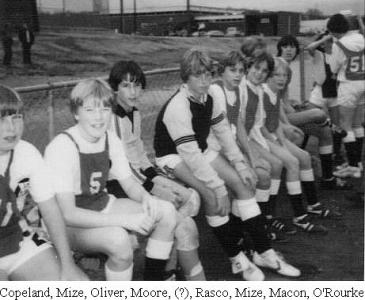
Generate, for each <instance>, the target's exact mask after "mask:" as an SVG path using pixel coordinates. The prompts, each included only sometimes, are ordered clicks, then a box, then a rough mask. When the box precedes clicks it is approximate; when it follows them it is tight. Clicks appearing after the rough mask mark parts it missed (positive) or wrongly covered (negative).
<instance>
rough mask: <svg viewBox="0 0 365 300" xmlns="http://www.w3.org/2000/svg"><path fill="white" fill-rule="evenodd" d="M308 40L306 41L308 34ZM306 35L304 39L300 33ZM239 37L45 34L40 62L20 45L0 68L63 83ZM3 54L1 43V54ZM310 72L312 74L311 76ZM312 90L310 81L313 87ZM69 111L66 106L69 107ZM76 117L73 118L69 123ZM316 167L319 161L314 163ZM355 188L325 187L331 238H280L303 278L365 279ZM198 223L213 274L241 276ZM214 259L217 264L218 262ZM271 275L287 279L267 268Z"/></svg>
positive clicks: (283, 206)
mask: <svg viewBox="0 0 365 300" xmlns="http://www.w3.org/2000/svg"><path fill="white" fill-rule="evenodd" d="M267 40H268V42H269V48H270V49H271V50H272V52H273V53H275V51H274V49H275V47H274V44H275V41H277V38H268V39H267ZM306 40H307V39H306ZM301 41H303V39H301ZM240 42H241V38H238V39H235V38H218V39H213V38H158V37H140V36H127V35H120V34H115V33H112V32H98V33H96V34H92V33H90V32H87V33H75V32H71V31H70V32H42V33H41V34H40V35H39V36H37V38H36V43H35V46H34V47H33V49H32V50H33V51H32V52H33V62H34V66H32V67H24V66H23V65H22V64H21V52H20V50H19V49H20V47H19V45H18V44H17V43H16V44H15V45H14V52H15V53H14V60H13V67H12V68H11V69H5V68H4V67H3V66H2V65H1V66H0V83H3V84H8V85H10V86H13V87H19V86H29V85H35V84H40V83H46V82H58V81H62V80H70V79H76V78H85V77H91V76H101V75H106V74H107V72H108V71H109V69H110V67H111V65H112V64H113V63H115V62H116V61H118V60H120V59H134V60H136V61H138V62H139V63H141V65H142V66H143V67H144V69H145V70H149V69H155V68H166V67H173V66H177V62H178V58H179V57H181V54H182V53H183V52H184V51H185V50H186V49H188V48H190V47H192V46H197V45H199V46H201V47H203V48H206V49H208V50H209V51H210V52H211V53H212V55H213V56H215V55H217V54H219V53H220V52H224V51H227V50H231V49H237V48H238V47H239V44H240ZM1 55H2V52H1V49H0V56H1ZM309 73H310V72H307V73H306V75H307V76H309ZM307 88H308V86H307ZM29 109H30V110H31V111H29V113H28V114H29V115H33V117H34V119H35V120H36V121H35V122H33V123H32V125H31V126H27V129H26V130H27V136H32V135H33V134H34V132H36V131H37V130H38V131H39V127H44V126H46V121H44V113H45V109H44V107H37V108H32V107H29ZM63 109H65V108H63ZM69 121H70V120H68V122H69ZM316 143H317V141H316V140H311V141H310V150H311V151H312V152H315V151H314V150H313V149H315V145H316ZM316 167H317V166H316ZM354 183H355V185H356V189H358V190H362V191H363V178H362V179H361V180H357V181H356V182H354ZM348 194H349V193H343V192H329V191H322V190H320V198H321V200H322V201H323V202H324V203H325V204H327V205H328V206H330V207H334V208H338V209H339V210H340V211H341V212H342V213H343V217H342V219H341V220H325V221H323V224H324V225H326V226H327V227H328V228H329V229H330V230H329V234H328V235H326V236H312V235H309V234H306V233H302V232H299V233H297V234H296V235H294V236H292V237H291V238H290V240H289V241H288V242H287V243H280V244H279V243H274V247H275V248H276V249H278V250H280V251H281V252H282V253H283V254H284V256H285V257H286V258H287V260H288V261H290V262H292V263H293V264H294V265H296V266H298V267H299V268H301V270H302V273H303V275H302V276H301V277H300V278H299V279H298V280H350V281H352V280H363V279H364V207H363V202H362V203H361V202H360V203H358V202H352V201H349V200H348V199H347V198H346V196H348ZM287 201H288V200H287V199H286V198H285V197H282V199H280V202H279V209H280V211H281V212H284V215H285V216H289V215H290V210H289V207H288V203H287ZM196 221H197V223H198V226H199V230H200V244H201V246H200V255H201V260H202V263H203V266H204V268H205V272H206V275H207V279H208V280H240V277H239V276H235V275H232V273H231V271H230V264H229V262H228V260H227V258H226V257H225V255H224V253H223V251H222V249H221V247H220V246H219V245H218V243H217V241H216V239H215V238H214V237H213V235H212V232H211V231H210V229H209V228H208V226H207V224H206V222H205V218H204V216H203V215H202V214H200V215H199V216H198V217H197V218H196ZM142 257H143V251H142V250H137V251H136V259H135V266H136V271H135V279H136V280H141V278H142V275H141V274H142V273H141V272H142V267H143V258H142ZM212 262H214V263H212ZM88 273H89V275H90V276H91V278H92V279H93V280H103V279H104V275H103V271H102V269H101V268H100V269H97V270H89V271H88ZM267 280H285V278H283V277H280V276H277V275H275V274H273V273H270V272H268V273H267Z"/></svg>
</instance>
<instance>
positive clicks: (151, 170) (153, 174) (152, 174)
mask: <svg viewBox="0 0 365 300" xmlns="http://www.w3.org/2000/svg"><path fill="white" fill-rule="evenodd" d="M142 173H143V175H145V176H146V177H147V178H148V179H150V180H152V179H153V178H155V177H156V176H158V174H157V172H156V170H155V169H154V167H149V168H147V169H145V170H142Z"/></svg>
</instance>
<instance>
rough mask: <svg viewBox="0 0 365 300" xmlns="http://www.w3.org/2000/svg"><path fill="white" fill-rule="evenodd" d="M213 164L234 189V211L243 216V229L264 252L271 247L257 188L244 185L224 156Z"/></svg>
mask: <svg viewBox="0 0 365 300" xmlns="http://www.w3.org/2000/svg"><path fill="white" fill-rule="evenodd" d="M211 165H212V167H213V168H214V169H215V170H216V172H217V173H218V176H219V177H220V178H221V179H222V180H223V181H224V182H225V183H226V185H227V186H228V187H229V188H230V189H232V190H233V192H234V194H235V196H236V199H235V200H233V203H232V213H233V214H234V215H236V216H237V217H240V218H241V220H242V229H243V230H245V231H247V232H248V233H249V234H250V237H251V238H252V241H253V242H254V245H255V250H256V251H257V252H259V253H263V252H265V251H266V250H268V249H270V248H271V245H270V241H269V240H268V237H267V232H266V229H265V219H264V217H263V216H262V214H261V211H260V208H259V206H258V205H257V202H256V198H255V188H253V187H250V186H246V185H244V184H243V182H242V180H241V178H240V177H239V175H238V173H237V172H236V170H235V169H234V168H233V167H232V166H231V165H230V164H229V162H228V161H227V160H226V159H225V158H223V157H222V156H218V157H217V158H216V159H215V160H214V161H212V162H211ZM237 213H238V215H237Z"/></svg>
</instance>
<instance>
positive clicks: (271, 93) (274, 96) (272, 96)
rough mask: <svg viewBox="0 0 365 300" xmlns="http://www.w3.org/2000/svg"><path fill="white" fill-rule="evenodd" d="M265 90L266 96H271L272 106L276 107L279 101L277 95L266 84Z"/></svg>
mask: <svg viewBox="0 0 365 300" xmlns="http://www.w3.org/2000/svg"><path fill="white" fill-rule="evenodd" d="M263 89H264V91H265V92H266V94H267V95H268V96H269V99H270V102H271V104H273V105H275V104H276V101H277V94H276V93H274V92H273V91H272V90H271V89H270V88H269V86H268V85H267V84H266V83H265V84H264V85H263Z"/></svg>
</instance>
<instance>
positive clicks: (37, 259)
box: [0, 85, 87, 280]
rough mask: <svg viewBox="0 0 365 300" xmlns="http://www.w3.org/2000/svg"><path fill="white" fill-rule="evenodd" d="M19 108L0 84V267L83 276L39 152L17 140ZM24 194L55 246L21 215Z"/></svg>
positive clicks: (12, 274) (28, 276)
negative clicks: (40, 214)
mask: <svg viewBox="0 0 365 300" xmlns="http://www.w3.org/2000/svg"><path fill="white" fill-rule="evenodd" d="M22 113H23V109H22V101H21V99H20V97H19V95H18V94H17V93H16V92H15V91H14V90H12V89H11V88H8V87H6V86H3V85H0V174H1V175H0V199H1V201H0V203H1V205H0V210H1V214H0V216H1V217H0V218H1V222H0V223H1V226H0V270H3V272H4V273H5V274H6V275H7V276H8V278H9V279H10V280H85V279H87V277H86V275H85V274H83V273H82V271H81V270H79V269H78V268H77V267H76V266H75V264H74V262H73V258H72V255H71V251H70V247H69V243H68V240H67V236H66V229H65V223H64V220H63V218H62V214H61V211H60V209H59V206H58V205H57V202H56V200H55V197H54V191H53V189H52V182H51V181H50V180H49V172H48V169H47V168H46V165H45V163H44V161H43V159H42V156H41V154H40V153H39V151H38V150H37V149H36V148H35V147H34V146H33V145H31V144H30V143H28V142H26V141H24V140H22V139H21V137H22V134H23V127H24V123H23V115H22ZM19 191H20V192H19ZM20 194H21V195H20ZM26 194H29V195H28V196H31V197H32V199H33V200H34V201H35V203H36V205H37V206H38V208H39V210H40V212H41V213H42V217H43V221H44V223H45V225H46V227H47V229H48V233H49V236H50V239H51V240H52V242H53V243H54V246H55V248H53V247H52V245H51V243H50V242H49V241H48V240H47V239H45V238H44V237H41V236H40V232H35V231H34V228H32V227H31V226H29V225H30V224H28V223H27V222H26V219H25V218H23V217H22V216H23V215H24V211H25V208H24V197H25V195H26ZM17 196H18V198H17ZM56 253H57V254H56ZM57 256H58V258H57Z"/></svg>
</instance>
